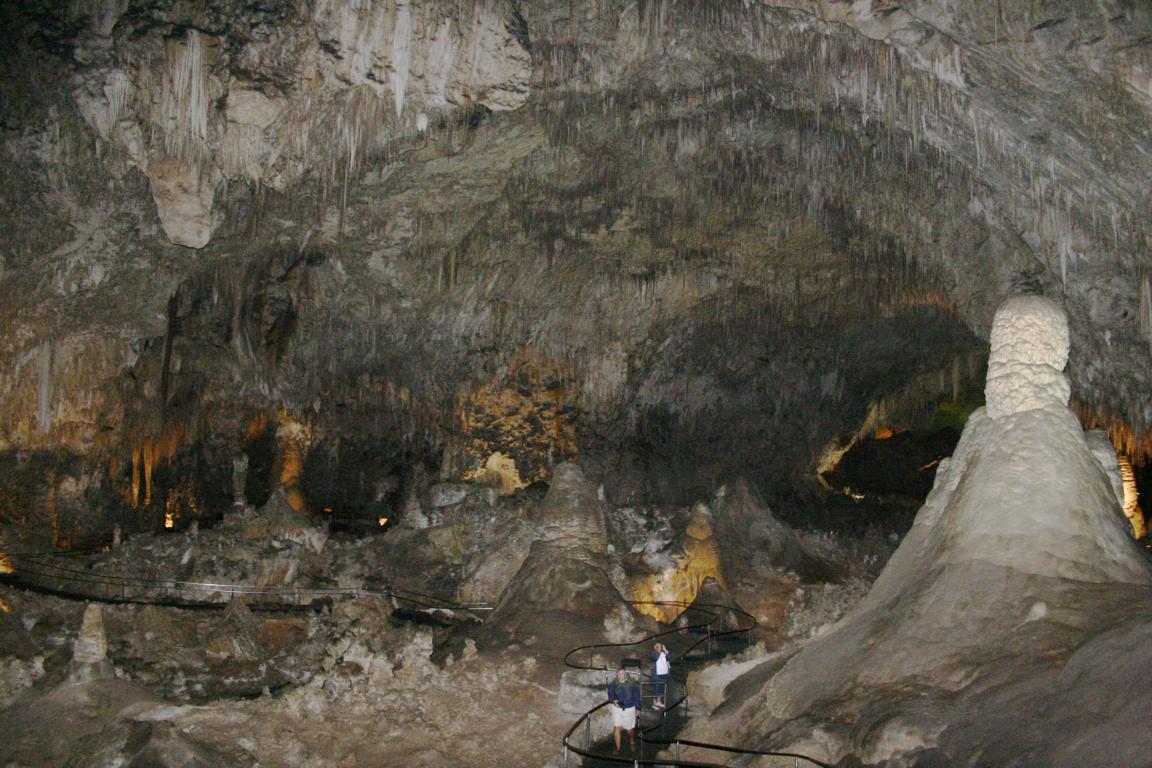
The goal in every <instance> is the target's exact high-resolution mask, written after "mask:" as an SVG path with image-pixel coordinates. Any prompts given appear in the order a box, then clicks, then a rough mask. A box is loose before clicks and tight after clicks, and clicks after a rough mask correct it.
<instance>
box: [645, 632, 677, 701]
mask: <svg viewBox="0 0 1152 768" xmlns="http://www.w3.org/2000/svg"><path fill="white" fill-rule="evenodd" d="M648 658H649V659H651V661H652V679H653V680H655V681H656V686H655V692H654V693H655V696H656V699H655V700H654V701H653V702H652V706H653V708H655V709H664V693H665V691H666V690H667V689H668V678H669V676H671V674H672V663H671V662H670V661H669V660H668V646H666V645H664V643H656V644H654V645H653V646H652V653H650V654H648Z"/></svg>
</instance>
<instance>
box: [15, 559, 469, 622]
mask: <svg viewBox="0 0 1152 768" xmlns="http://www.w3.org/2000/svg"><path fill="white" fill-rule="evenodd" d="M0 556H5V557H8V558H14V561H13V560H10V561H9V567H11V568H12V574H9V576H12V575H16V576H20V575H21V574H23V575H25V576H39V577H41V578H43V579H50V580H57V581H61V582H63V583H64V584H65V585H68V584H99V585H102V586H105V587H118V588H119V590H120V598H119V601H120V602H137V603H149V602H156V603H160V602H161V601H158V600H148V599H141V598H140V596H135V597H134V598H133V599H131V600H129V598H128V594H127V593H128V590H129V589H131V590H136V591H160V592H162V593H165V594H167V593H169V592H174V593H179V592H181V591H191V592H218V593H221V594H228V595H230V596H232V597H235V596H237V595H244V596H255V597H271V598H283V597H288V598H291V599H290V600H286V601H283V602H288V603H291V604H295V605H298V604H299V603H300V601H301V598H306V599H308V600H309V601H311V600H317V599H325V598H345V599H347V598H357V597H387V598H392V599H395V600H399V601H402V602H406V603H411V604H415V605H418V606H420V607H422V608H430V609H436V608H440V609H448V610H465V611H471V610H484V609H485V608H487V607H488V606H484V605H470V606H464V605H460V604H458V603H454V602H452V601H451V600H447V599H445V598H442V597H437V596H435V595H427V594H424V593H421V592H416V591H413V590H408V589H402V588H396V587H392V586H387V587H385V588H384V589H383V590H368V589H363V588H360V587H327V588H326V587H316V588H302V587H288V586H278V585H258V584H230V583H223V582H207V581H184V580H181V579H150V578H138V577H127V576H120V575H115V574H101V573H98V572H92V571H81V570H77V569H75V568H68V567H65V566H62V565H58V564H56V563H52V562H44V560H43V559H42V558H43V557H47V556H49V555H40V554H36V555H26V554H19V553H12V552H0ZM19 561H32V563H33V565H29V564H27V563H23V562H19ZM25 581H29V580H28V579H25ZM39 586H41V587H43V586H45V585H43V584H40V585H39ZM53 589H55V588H54V587H53ZM56 591H59V592H61V593H63V594H70V595H72V596H75V597H80V598H85V599H101V598H100V597H99V596H96V595H93V594H90V593H88V592H82V591H77V592H68V591H67V590H56ZM108 592H109V590H107V589H106V590H105V595H104V597H103V599H105V600H114V599H115V598H114V597H112V596H111V595H109V594H108ZM187 603H188V604H189V605H222V604H223V603H222V602H220V601H213V600H190V601H187Z"/></svg>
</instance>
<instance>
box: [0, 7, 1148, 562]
mask: <svg viewBox="0 0 1152 768" xmlns="http://www.w3.org/2000/svg"><path fill="white" fill-rule="evenodd" d="M1149 13H1150V11H1149V9H1148V8H1147V7H1146V6H1145V5H1143V4H1141V3H1134V2H1118V1H1116V0H1102V2H1099V3H1093V4H1086V3H1079V2H1072V1H1071V0H1069V1H1068V2H1052V3H1044V4H1037V3H1025V2H1019V3H1017V2H1002V3H998V4H997V6H996V8H995V9H994V10H990V9H987V8H983V7H977V4H963V3H949V2H944V1H943V0H923V1H921V2H909V3H903V4H900V5H892V6H881V5H880V4H876V3H869V2H857V3H851V4H849V3H844V2H822V1H817V0H813V1H811V2H793V3H787V2H778V1H775V0H772V1H767V2H704V3H700V2H673V1H671V0H669V1H667V2H660V1H656V0H650V1H648V2H639V3H636V2H614V1H612V0H604V1H602V2H588V3H576V4H572V3H568V2H556V3H554V2H532V3H522V2H513V1H511V0H509V1H508V2H472V0H443V2H424V3H406V2H397V3H391V2H383V1H380V2H372V3H342V2H336V1H335V0H322V1H318V2H312V3H297V2H274V3H263V4H259V5H252V4H247V3H242V2H232V1H230V0H217V1H215V2H204V3H180V4H170V3H162V2H145V1H143V0H93V2H89V3H73V2H67V3H65V2H60V3H53V2H38V3H11V4H6V7H5V8H4V10H3V15H4V17H3V24H2V27H3V35H4V44H3V50H4V54H3V56H4V69H3V72H4V76H3V82H2V84H0V87H2V88H3V104H4V107H3V129H4V152H5V163H4V167H3V170H2V171H0V173H2V174H3V175H2V181H0V183H2V184H3V188H4V190H5V201H6V204H5V206H4V207H3V210H2V211H0V217H2V219H0V221H2V226H3V230H4V233H5V235H4V237H5V248H4V251H3V254H2V255H0V257H2V259H3V261H2V262H0V281H2V283H0V287H2V290H3V296H4V300H3V304H2V310H0V312H2V313H3V323H2V328H3V330H2V331H0V370H2V371H3V372H4V373H3V377H2V379H0V412H2V413H3V421H2V423H0V450H2V451H3V454H2V456H0V460H2V461H3V463H4V466H5V470H6V471H5V473H4V479H3V480H2V481H0V489H2V490H3V494H4V496H3V503H4V504H5V506H4V508H3V509H2V510H0V514H3V515H5V518H6V522H13V520H18V521H19V522H21V523H24V524H25V525H26V527H27V528H28V530H33V529H35V530H36V531H38V533H37V535H39V536H42V537H45V538H46V537H51V538H53V539H55V540H56V541H57V542H58V543H67V542H77V541H85V540H95V539H99V538H101V537H106V536H107V534H108V531H109V528H110V526H111V525H112V524H114V523H120V524H122V525H125V526H128V527H156V526H158V525H160V524H161V523H162V522H163V520H164V519H165V515H168V516H169V519H170V520H171V519H175V520H177V521H181V520H182V521H184V523H185V524H186V523H187V522H190V521H191V520H195V519H198V518H201V517H203V518H207V519H211V518H212V517H213V516H215V515H216V514H218V513H219V511H220V510H222V509H224V508H226V507H227V506H228V505H229V504H231V503H232V501H233V500H235V499H236V498H237V497H238V496H244V495H246V497H247V500H248V501H253V502H256V503H260V502H261V501H263V500H264V499H266V498H267V497H268V494H269V493H270V492H271V491H272V490H273V488H274V487H275V486H277V485H283V486H285V487H286V488H289V489H291V493H292V494H293V498H294V499H295V500H294V502H293V503H294V505H296V506H298V507H300V508H302V509H303V508H305V507H307V508H310V509H312V510H313V511H315V512H321V511H323V510H328V511H331V512H332V513H333V514H336V515H344V516H347V517H351V518H358V517H363V518H365V519H370V520H378V519H380V517H382V516H387V515H388V514H389V513H394V514H402V512H403V508H404V500H405V498H406V497H407V496H410V495H411V493H412V490H413V488H415V487H417V486H418V485H419V484H420V483H422V482H426V481H427V480H428V479H429V478H431V479H435V478H436V477H437V476H439V477H442V478H445V479H452V478H462V477H479V476H481V475H483V476H484V477H487V478H488V479H490V480H493V481H495V482H499V483H500V484H501V486H502V488H503V489H504V490H505V491H506V492H507V491H511V490H514V489H515V488H519V487H523V486H526V485H528V484H529V483H531V482H534V481H536V480H546V479H547V477H548V472H549V469H550V467H552V466H553V465H554V464H555V463H556V462H559V461H561V460H564V459H570V458H574V457H579V458H580V460H581V462H582V463H583V464H584V465H585V466H586V467H587V468H588V469H589V471H591V472H592V473H593V475H594V476H597V477H601V478H603V479H605V481H606V486H607V489H608V492H609V493H613V494H616V495H617V496H618V497H619V498H617V499H615V501H619V502H626V501H629V500H635V499H645V498H646V499H652V498H658V499H665V500H667V499H676V500H677V501H691V500H692V499H699V498H706V497H707V494H711V493H712V492H713V491H714V489H715V488H716V487H717V486H718V485H719V484H720V483H721V482H725V481H729V480H732V479H734V478H736V477H740V476H744V477H748V478H750V479H751V480H752V481H753V482H755V483H756V484H757V485H758V486H759V487H760V489H761V490H762V491H764V492H766V493H770V494H773V495H782V494H787V493H790V492H794V491H796V490H797V489H799V488H802V487H804V486H806V485H807V484H809V483H811V482H812V478H813V477H814V475H815V473H816V469H817V467H818V465H819V464H820V461H821V458H822V457H826V454H827V450H828V446H829V444H830V443H835V442H836V437H837V436H838V435H839V436H842V439H841V440H840V444H841V445H845V444H847V443H848V442H849V441H850V439H851V436H852V435H854V434H856V433H857V432H860V431H861V430H862V429H865V428H869V427H868V424H869V422H870V421H871V422H875V421H876V419H877V412H878V411H877V409H878V408H880V409H883V408H884V404H888V411H884V410H881V411H880V413H889V415H888V418H889V419H891V420H894V421H895V420H899V419H900V418H902V416H901V415H900V413H899V412H900V410H901V407H902V406H903V407H905V410H910V411H916V410H918V409H919V410H923V408H924V404H925V402H930V401H931V399H932V398H933V397H935V398H937V399H939V398H940V397H941V396H943V395H944V394H945V393H947V392H950V391H951V394H953V395H955V390H956V388H957V387H959V386H962V384H958V383H957V382H958V381H959V380H960V379H968V378H975V377H977V376H978V375H979V364H978V363H976V362H973V353H974V352H975V353H976V356H977V358H978V356H979V350H980V349H981V348H982V342H980V341H979V337H980V336H985V335H986V334H987V330H988V327H989V323H990V319H991V314H992V311H993V309H994V307H995V306H996V304H997V302H998V301H999V300H1000V299H1001V298H1002V297H1004V296H1006V295H1009V294H1011V293H1013V292H1021V291H1023V292H1039V293H1044V294H1046V295H1049V296H1054V297H1058V298H1059V300H1060V301H1061V303H1062V304H1063V305H1064V306H1065V307H1066V309H1067V311H1068V313H1069V315H1070V318H1071V327H1072V334H1073V341H1074V343H1073V350H1074V353H1073V354H1074V358H1073V360H1072V364H1071V366H1070V371H1071V375H1072V377H1073V387H1074V393H1075V396H1076V398H1077V401H1078V403H1079V404H1080V407H1081V410H1082V413H1083V417H1084V419H1085V420H1088V421H1092V422H1093V423H1099V424H1101V425H1103V426H1107V427H1109V428H1110V430H1111V433H1112V435H1113V439H1114V442H1115V443H1116V444H1117V445H1118V447H1120V448H1121V452H1122V453H1124V454H1126V455H1127V457H1128V458H1129V459H1130V460H1131V461H1132V463H1133V464H1136V465H1137V466H1139V465H1140V464H1142V463H1143V460H1144V458H1145V455H1146V450H1147V445H1148V443H1147V439H1146V437H1145V436H1146V434H1147V428H1148V425H1149V422H1150V421H1152V401H1150V400H1149V399H1148V397H1147V388H1146V386H1145V385H1146V382H1147V381H1148V374H1149V360H1150V356H1149V347H1150V345H1152V272H1150V267H1152V261H1150V257H1149V240H1148V236H1149V235H1148V229H1147V216H1146V212H1147V206H1148V202H1149V200H1148V186H1147V183H1146V181H1147V179H1148V178H1152V154H1150V153H1149V151H1148V150H1149V147H1150V143H1149V140H1150V135H1149V131H1150V130H1152V128H1150V126H1152V120H1149V117H1150V106H1152V104H1150V99H1152V64H1150V62H1149V53H1148V47H1147V45H1146V44H1144V43H1142V42H1141V41H1142V40H1145V39H1146V36H1147V33H1148V30H1149V29H1150V19H1149ZM957 372H962V375H959V374H958V373H957ZM918 381H919V382H921V383H920V384H917V383H916V382H918ZM923 381H930V382H936V384H935V386H927V387H925V385H923V383H922V382H923ZM910 389H911V390H915V391H913V392H912V393H911V394H909V392H910ZM862 425H863V426H862ZM873 426H877V425H875V424H874V425H873ZM878 426H883V425H882V424H881V425H878ZM702 447H706V448H702Z"/></svg>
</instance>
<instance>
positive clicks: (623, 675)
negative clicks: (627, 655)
mask: <svg viewBox="0 0 1152 768" xmlns="http://www.w3.org/2000/svg"><path fill="white" fill-rule="evenodd" d="M608 701H609V702H611V703H610V704H609V705H608V708H609V709H610V710H612V729H613V734H614V736H615V737H616V754H620V732H621V731H628V742H629V744H630V745H631V747H632V751H633V752H635V751H636V712H637V710H639V709H640V686H638V685H637V684H636V681H634V680H629V679H628V673H627V672H626V671H625V670H623V669H618V670H616V679H615V680H613V681H612V682H610V683H608Z"/></svg>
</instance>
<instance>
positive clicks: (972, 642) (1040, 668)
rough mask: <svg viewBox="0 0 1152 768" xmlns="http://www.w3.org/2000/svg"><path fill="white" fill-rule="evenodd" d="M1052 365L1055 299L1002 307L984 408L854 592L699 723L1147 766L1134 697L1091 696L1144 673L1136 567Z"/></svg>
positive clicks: (995, 755) (826, 744) (844, 743)
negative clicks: (838, 617) (833, 619)
mask: <svg viewBox="0 0 1152 768" xmlns="http://www.w3.org/2000/svg"><path fill="white" fill-rule="evenodd" d="M1067 358H1068V330H1067V324H1066V321H1065V317H1064V313H1063V311H1062V310H1061V309H1060V307H1059V306H1058V305H1057V304H1055V303H1054V302H1053V301H1051V300H1050V299H1046V298H1041V297H1037V296H1024V297H1018V298H1013V299H1010V300H1008V301H1007V302H1005V304H1004V305H1003V306H1002V307H1001V308H1000V310H999V311H998V312H997V315H996V318H995V322H994V324H993V329H992V356H991V359H990V362H989V372H988V381H987V387H986V394H987V401H988V406H987V408H982V409H980V410H978V411H977V412H975V413H974V414H973V415H972V417H971V418H970V419H969V421H968V424H967V426H966V427H965V430H964V434H963V437H962V438H961V441H960V444H959V445H958V446H957V449H956V453H955V454H954V455H953V456H952V458H951V459H949V460H946V461H945V462H942V464H941V467H940V469H939V471H938V473H937V476H936V484H935V487H934V488H933V490H932V493H931V494H930V495H929V497H928V500H927V501H926V503H925V505H924V507H923V508H922V509H921V511H920V513H919V514H918V515H917V517H916V521H915V524H914V526H913V528H912V530H911V531H910V532H909V533H908V535H907V537H906V538H905V539H904V541H903V543H902V544H901V545H900V548H899V549H898V550H897V552H896V553H895V554H894V555H893V557H892V559H891V560H890V561H889V563H888V565H887V567H886V568H885V569H884V571H883V573H882V574H881V576H880V577H879V579H878V580H877V581H876V583H875V585H874V586H873V588H872V590H871V592H869V594H868V596H867V597H866V598H865V600H864V601H863V602H862V603H861V604H860V605H859V606H858V607H857V608H856V609H855V610H854V611H853V612H852V613H851V614H850V615H849V616H848V617H846V618H845V619H844V620H843V621H841V622H840V623H839V624H837V625H836V626H835V627H834V628H833V629H832V630H831V631H830V632H828V633H827V634H825V635H824V636H822V637H820V638H818V639H816V640H815V641H813V642H812V643H810V644H809V645H807V646H805V647H804V648H803V649H802V650H800V651H799V653H797V654H796V655H795V656H793V657H792V658H790V659H789V660H788V661H787V662H786V663H785V664H784V665H783V666H782V668H780V669H779V671H777V672H775V674H772V675H771V676H770V679H768V680H767V682H766V683H765V684H764V685H763V689H762V690H761V691H760V692H759V693H756V694H754V695H752V696H751V697H750V698H749V699H748V700H747V701H744V702H739V701H732V702H730V703H729V704H728V705H727V706H726V707H724V708H722V709H721V711H720V713H718V714H719V715H720V716H719V717H718V719H717V720H716V722H715V723H713V724H710V725H708V726H702V727H700V728H699V729H698V730H697V731H696V733H697V735H700V734H707V735H709V736H711V737H712V738H711V740H713V741H715V740H718V739H717V738H716V736H717V735H718V734H721V733H723V734H725V735H726V736H728V737H732V738H737V740H738V741H739V742H740V743H742V744H744V745H745V746H754V747H759V748H768V747H780V746H785V745H786V746H788V747H789V748H791V749H794V751H799V752H806V753H809V754H812V755H813V756H814V757H818V758H821V759H825V760H830V761H833V762H835V761H837V760H840V759H842V758H844V757H845V756H846V755H849V754H855V755H856V756H857V757H859V758H862V759H863V760H864V761H865V762H868V763H872V762H882V761H884V760H892V761H893V762H889V763H885V765H902V766H903V765H908V766H911V765H919V764H923V765H953V764H955V765H1069V766H1071V765H1099V766H1104V765H1135V764H1139V763H1141V762H1143V761H1145V760H1146V755H1147V754H1148V749H1149V748H1150V747H1152V740H1150V739H1149V738H1148V735H1147V731H1146V729H1143V728H1140V727H1136V726H1134V725H1132V724H1131V723H1130V722H1129V721H1128V719H1127V718H1128V717H1130V715H1131V712H1132V707H1138V706H1147V704H1148V698H1149V697H1148V695H1147V694H1146V693H1134V692H1133V690H1132V689H1131V687H1130V686H1127V685H1125V686H1123V687H1122V690H1123V694H1122V695H1117V696H1116V697H1108V699H1107V700H1101V699H1100V698H1099V695H1098V691H1099V690H1104V689H1108V688H1109V687H1111V686H1113V685H1116V684H1117V683H1118V681H1119V677H1120V676H1123V677H1129V676H1130V677H1131V678H1132V679H1146V677H1147V675H1149V674H1152V668H1150V667H1149V661H1150V659H1149V657H1148V654H1147V653H1146V652H1144V651H1143V650H1142V649H1141V648H1140V646H1139V645H1138V643H1139V642H1141V640H1140V638H1146V637H1148V636H1149V635H1152V589H1150V587H1152V565H1150V563H1149V559H1148V557H1147V556H1146V553H1145V552H1144V551H1143V550H1142V549H1141V548H1140V547H1138V546H1137V545H1136V544H1135V543H1134V542H1133V541H1132V539H1131V537H1130V535H1129V533H1128V531H1127V530H1126V522H1125V519H1124V517H1123V515H1122V513H1121V511H1120V500H1119V499H1118V498H1117V496H1116V493H1115V491H1114V489H1113V485H1112V482H1111V481H1110V479H1109V477H1108V476H1107V474H1106V472H1105V468H1104V466H1102V464H1101V463H1100V462H1099V461H1098V460H1097V458H1096V456H1095V455H1094V454H1093V450H1092V447H1091V446H1090V445H1089V442H1088V441H1087V440H1086V439H1085V436H1084V431H1083V430H1082V428H1081V427H1080V424H1079V422H1078V421H1077V419H1076V417H1075V416H1074V415H1073V414H1072V413H1071V412H1070V411H1069V409H1068V407H1067V398H1068V383H1067V380H1066V379H1065V377H1064V375H1063V373H1062V369H1063V367H1064V365H1065V362H1066V360H1067ZM1121 669H1122V670H1123V673H1121V672H1119V671H1118V670H1121ZM768 671H769V670H767V669H765V670H762V671H761V672H759V674H760V675H761V676H763V675H765V674H767V673H768ZM755 675H757V673H755V672H754V673H752V676H753V679H754V677H755ZM760 679H763V677H761V678H760ZM1140 702H1143V704H1141V703H1140ZM737 731H739V732H741V733H749V732H751V733H756V734H759V735H758V736H757V737H755V738H754V739H749V738H748V737H747V736H741V737H737ZM719 740H723V738H721V739H719ZM1088 744H1091V745H1092V746H1091V747H1089V746H1088ZM921 761H923V763H921Z"/></svg>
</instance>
